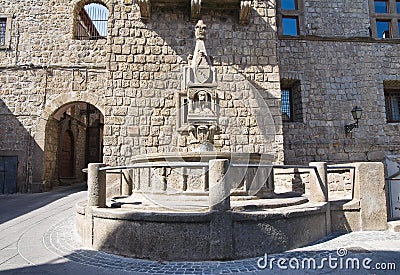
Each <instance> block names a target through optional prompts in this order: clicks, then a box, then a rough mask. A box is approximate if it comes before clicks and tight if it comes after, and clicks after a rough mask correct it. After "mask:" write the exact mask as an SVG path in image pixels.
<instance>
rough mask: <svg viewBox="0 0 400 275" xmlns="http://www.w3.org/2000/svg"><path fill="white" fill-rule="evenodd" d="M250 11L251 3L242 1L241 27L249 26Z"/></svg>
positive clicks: (247, 0) (245, 0) (246, 0)
mask: <svg viewBox="0 0 400 275" xmlns="http://www.w3.org/2000/svg"><path fill="white" fill-rule="evenodd" d="M250 9H251V1H249V0H241V1H240V12H239V24H241V25H247V24H249V17H250Z"/></svg>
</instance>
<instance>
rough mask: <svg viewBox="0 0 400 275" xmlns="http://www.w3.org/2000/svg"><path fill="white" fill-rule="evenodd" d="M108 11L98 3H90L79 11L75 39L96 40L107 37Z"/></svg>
mask: <svg viewBox="0 0 400 275" xmlns="http://www.w3.org/2000/svg"><path fill="white" fill-rule="evenodd" d="M108 14H109V12H108V9H107V8H106V7H105V6H104V5H102V4H98V3H90V4H87V5H85V6H84V7H82V8H80V9H78V12H77V15H76V24H75V38H76V39H80V40H89V39H91V40H96V39H102V38H105V37H106V36H107V23H108Z"/></svg>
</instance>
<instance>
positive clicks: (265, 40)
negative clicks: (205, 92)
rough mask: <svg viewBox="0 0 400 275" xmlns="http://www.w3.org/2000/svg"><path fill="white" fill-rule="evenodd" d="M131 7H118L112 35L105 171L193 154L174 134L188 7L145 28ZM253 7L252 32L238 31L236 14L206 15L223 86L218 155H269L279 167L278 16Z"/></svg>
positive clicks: (189, 40) (188, 36) (156, 11)
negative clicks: (150, 156)
mask: <svg viewBox="0 0 400 275" xmlns="http://www.w3.org/2000/svg"><path fill="white" fill-rule="evenodd" d="M128 3H129V1H126V2H125V5H116V6H115V7H114V11H115V13H114V16H115V19H116V20H115V23H114V25H115V27H114V29H115V32H113V33H115V34H117V33H118V34H119V35H118V36H113V37H112V38H111V40H112V44H113V46H112V47H111V57H110V60H111V63H110V75H111V81H110V85H111V86H112V87H109V89H108V90H109V91H110V93H109V94H106V101H107V103H108V104H107V105H108V106H107V112H106V125H110V126H106V131H105V143H104V145H105V147H106V150H107V152H106V154H105V156H104V157H105V159H104V160H105V162H106V163H108V164H116V163H129V162H130V160H131V158H132V157H134V156H135V155H137V154H143V153H154V152H167V151H174V150H179V151H187V150H188V148H187V145H188V141H187V136H185V134H182V133H181V132H178V131H177V129H178V128H181V127H182V126H183V125H181V124H180V122H179V116H180V112H181V108H182V107H183V106H181V105H180V102H181V101H180V100H179V97H180V95H182V94H185V90H184V89H182V85H181V78H182V74H181V70H182V68H183V66H185V65H186V64H187V57H188V55H189V54H192V53H193V51H194V46H195V39H194V24H193V23H188V22H189V21H190V18H189V14H188V13H187V12H186V11H187V7H182V8H180V7H168V6H164V7H158V6H156V5H154V6H152V18H153V19H150V21H149V23H147V24H143V23H142V22H141V21H140V20H139V17H140V14H139V11H138V7H137V6H136V5H135V4H132V5H130V4H128ZM255 5H256V8H257V12H255V10H254V13H253V14H252V15H253V16H251V19H250V24H249V25H248V26H241V25H239V24H238V22H237V11H229V10H226V11H214V10H205V11H204V12H203V14H204V16H202V19H203V21H204V22H205V23H206V24H207V26H208V39H207V41H206V42H205V45H206V48H207V52H208V54H209V55H211V56H213V58H214V66H215V68H216V71H217V75H218V81H219V86H218V88H217V94H218V98H219V99H220V101H219V106H220V111H219V114H220V117H219V121H218V123H219V129H220V131H219V132H218V133H217V135H216V137H215V147H216V150H218V151H237V152H260V153H265V152H272V153H274V154H276V156H277V157H276V161H277V162H282V160H283V154H282V146H283V145H282V141H283V140H282V132H281V119H280V110H279V98H280V92H279V76H278V73H279V71H278V66H277V65H278V63H277V59H276V43H275V42H274V41H276V40H275V38H276V37H275V31H274V25H275V11H274V9H273V8H272V7H267V6H266V4H265V3H262V2H259V3H255ZM127 11H128V12H127ZM125 15H126V16H125ZM155 18H157V20H154V19H155ZM260 125H263V126H264V127H261V126H260ZM266 130H268V131H266ZM120 144H122V146H121V147H120V149H121V150H117V149H116V148H119V145H120ZM107 147H108V148H107Z"/></svg>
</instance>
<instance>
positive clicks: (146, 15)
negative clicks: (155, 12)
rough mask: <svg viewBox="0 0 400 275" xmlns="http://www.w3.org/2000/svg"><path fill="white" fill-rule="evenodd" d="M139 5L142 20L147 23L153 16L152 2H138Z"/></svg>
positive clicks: (142, 0)
mask: <svg viewBox="0 0 400 275" xmlns="http://www.w3.org/2000/svg"><path fill="white" fill-rule="evenodd" d="M137 3H138V5H139V8H140V16H141V19H142V21H143V22H144V23H147V22H148V21H149V20H150V16H151V7H150V0H137Z"/></svg>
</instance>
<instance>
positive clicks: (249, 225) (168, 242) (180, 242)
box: [76, 203, 327, 261]
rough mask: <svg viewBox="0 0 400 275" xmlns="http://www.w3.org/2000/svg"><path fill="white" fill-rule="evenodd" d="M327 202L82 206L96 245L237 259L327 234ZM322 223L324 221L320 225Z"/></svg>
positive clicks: (83, 229)
mask: <svg viewBox="0 0 400 275" xmlns="http://www.w3.org/2000/svg"><path fill="white" fill-rule="evenodd" d="M326 211H327V203H313V204H311V203H305V204H301V205H295V206H288V207H281V208H274V209H260V210H256V211H243V210H232V211H224V212H222V211H205V212H173V211H155V210H154V209H148V210H146V209H132V208H124V207H122V208H96V207H90V206H87V205H86V203H81V204H79V205H78V206H77V214H76V216H77V225H78V228H77V230H78V233H79V235H80V236H81V237H82V239H83V242H84V244H86V245H89V246H90V247H91V248H94V249H98V250H103V251H107V252H110V253H114V254H119V255H123V256H128V257H135V258H141V259H151V260H166V261H205V260H232V259H242V258H249V257H257V256H262V255H264V253H276V252H281V251H285V250H288V249H293V248H296V247H299V246H302V245H306V244H308V243H310V242H313V241H316V240H318V239H320V238H322V237H324V236H326V235H327V226H326V218H327V217H326ZM315 225H318V226H315Z"/></svg>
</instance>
